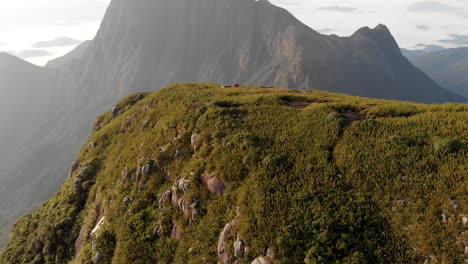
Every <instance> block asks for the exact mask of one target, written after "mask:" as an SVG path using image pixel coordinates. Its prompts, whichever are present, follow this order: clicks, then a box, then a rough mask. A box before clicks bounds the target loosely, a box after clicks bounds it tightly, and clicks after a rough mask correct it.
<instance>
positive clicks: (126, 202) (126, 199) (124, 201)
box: [122, 197, 133, 206]
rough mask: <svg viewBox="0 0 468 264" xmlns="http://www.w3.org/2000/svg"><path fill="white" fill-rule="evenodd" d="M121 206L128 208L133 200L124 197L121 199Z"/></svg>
mask: <svg viewBox="0 0 468 264" xmlns="http://www.w3.org/2000/svg"><path fill="white" fill-rule="evenodd" d="M122 202H123V204H125V205H126V206H128V205H129V204H131V203H132V202H133V199H132V198H130V197H125V198H123V201H122Z"/></svg>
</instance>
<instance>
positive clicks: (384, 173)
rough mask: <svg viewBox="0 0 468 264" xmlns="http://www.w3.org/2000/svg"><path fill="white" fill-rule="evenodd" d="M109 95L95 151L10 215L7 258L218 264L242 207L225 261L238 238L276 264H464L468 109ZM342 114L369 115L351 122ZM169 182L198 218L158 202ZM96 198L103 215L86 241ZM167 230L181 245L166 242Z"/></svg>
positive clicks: (181, 92)
mask: <svg viewBox="0 0 468 264" xmlns="http://www.w3.org/2000/svg"><path fill="white" fill-rule="evenodd" d="M119 105H120V106H123V109H122V111H121V114H120V115H119V116H117V117H115V118H113V117H112V115H111V113H106V114H104V115H102V116H101V117H99V119H98V121H97V122H96V127H97V128H98V129H97V130H96V131H95V132H94V133H93V135H92V136H91V138H90V142H95V143H96V147H94V148H88V147H87V146H86V147H84V148H83V149H82V151H81V153H80V155H79V157H78V159H77V161H78V162H79V163H80V168H79V169H78V170H77V171H76V172H75V173H74V176H73V177H72V178H71V179H69V180H68V181H67V182H66V183H65V184H64V185H63V187H62V189H61V190H60V191H59V192H58V193H57V194H56V195H55V196H54V197H52V198H51V199H50V200H49V201H48V202H46V203H45V204H44V206H43V207H42V208H41V209H39V210H38V211H36V212H35V213H33V214H31V215H28V216H25V217H24V218H23V219H22V220H20V221H19V222H18V223H17V224H16V225H15V227H14V231H13V236H12V239H11V241H10V244H9V245H8V247H7V248H6V250H5V251H4V252H3V254H2V255H1V256H0V262H1V263H15V264H16V263H67V262H68V261H70V260H72V263H92V258H93V256H94V255H95V254H96V252H97V251H100V252H102V253H103V254H104V260H103V263H156V262H157V263H169V262H173V263H216V262H217V261H218V256H217V253H216V252H217V241H218V237H219V234H220V232H221V231H222V229H223V227H224V225H225V224H226V223H228V222H230V221H232V220H233V219H234V218H235V217H236V211H240V212H239V213H240V215H239V218H238V224H237V225H235V226H234V231H233V232H232V233H231V235H230V236H229V237H228V243H227V245H228V246H227V249H226V250H227V251H228V253H229V254H230V255H231V256H232V251H233V248H232V243H233V242H234V240H235V236H236V234H240V236H241V237H242V239H243V240H244V241H245V244H246V246H247V247H248V248H249V251H248V252H249V253H248V257H247V258H244V259H238V261H239V263H241V264H243V263H250V262H251V261H252V260H253V259H254V258H255V257H257V256H261V255H264V254H265V253H266V252H265V251H266V249H267V248H270V249H271V250H272V251H273V252H274V253H275V255H276V257H275V258H276V262H275V263H304V262H305V263H421V262H423V261H424V260H425V259H427V258H432V259H433V260H434V259H435V260H437V261H439V262H440V263H460V262H462V259H463V249H464V247H463V243H465V244H466V243H468V237H467V235H466V234H465V235H462V232H463V231H464V228H466V227H463V225H462V222H461V217H462V216H463V213H465V215H466V213H467V212H466V210H467V208H466V207H465V206H464V205H466V204H468V197H467V194H466V190H467V189H468V181H467V175H468V168H467V166H468V162H467V161H468V158H467V149H468V148H467V142H466V140H467V139H468V124H467V122H466V120H468V106H466V105H455V104H450V105H431V106H428V105H421V104H413V103H401V102H394V101H384V100H373V99H365V98H359V97H352V96H345V95H337V94H330V93H324V92H315V91H307V92H294V91H290V90H281V89H267V88H260V87H241V88H230V89H221V88H220V87H219V85H215V84H175V85H172V86H170V87H167V88H164V89H162V90H160V91H158V92H154V93H151V94H142V95H133V96H130V97H128V98H126V99H125V100H123V101H122V102H120V103H119ZM307 105H308V106H307ZM304 106H307V107H305V108H302V107H304ZM345 112H347V113H348V116H349V114H350V113H352V114H353V115H357V114H358V116H359V117H365V119H366V120H361V121H355V122H352V123H350V122H349V121H348V120H347V119H346V117H345V116H344V115H343V114H342V113H345ZM332 113H334V114H332ZM144 121H149V125H148V126H146V127H144V128H142V123H143V122H144ZM121 128H123V129H124V130H125V131H124V132H123V133H122V131H121ZM194 133H198V134H199V135H200V139H199V144H198V145H199V149H198V150H197V152H196V153H195V155H193V154H194V151H193V148H192V146H191V140H190V139H191V135H192V134H194ZM162 148H164V149H162ZM151 160H154V161H155V163H156V164H157V165H156V166H155V167H156V168H155V170H153V172H152V174H151V175H150V176H148V177H145V176H140V177H139V178H138V179H137V178H135V177H134V178H133V180H132V179H130V177H129V178H126V179H123V178H122V171H123V170H124V168H125V166H126V167H127V168H128V169H129V171H130V172H132V173H133V174H134V172H135V171H136V168H137V167H139V166H142V165H144V164H147V163H148V162H150V161H151ZM84 167H88V170H87V172H86V173H83V174H82V175H81V176H79V175H78V174H79V173H80V171H81V168H84ZM204 171H207V172H209V173H212V174H214V175H216V177H218V178H219V179H221V180H223V181H224V182H226V183H228V186H227V189H226V191H225V193H224V195H216V194H213V193H210V192H209V191H208V190H207V188H206V187H204V186H203V185H202V184H201V183H200V181H199V179H198V175H200V174H201V173H203V172H204ZM77 177H81V180H80V181H79V184H74V182H76V179H77ZM178 177H180V178H187V179H189V180H190V183H191V185H190V188H189V189H188V191H186V192H185V193H182V192H179V193H178V195H179V197H181V196H182V197H183V199H184V201H186V202H187V203H188V204H192V203H195V204H196V205H195V208H196V210H197V211H198V213H199V215H200V217H199V218H198V219H196V220H193V221H189V219H188V218H189V217H186V216H184V215H183V214H182V212H181V210H180V209H179V208H178V206H173V205H170V203H168V202H165V203H163V207H164V208H165V210H161V208H160V205H159V202H158V201H159V199H160V198H161V195H162V193H163V192H165V191H168V190H171V186H173V184H174V182H175V180H176V178H178ZM74 185H77V186H78V187H77V188H76V187H74ZM125 197H131V198H133V202H132V203H130V204H129V205H128V206H126V205H125V204H124V203H123V202H122V201H123V199H124V198H125ZM403 200H404V202H403ZM452 200H455V201H457V203H458V204H459V205H461V207H460V208H458V209H454V207H453V205H452V204H451V201H452ZM399 201H400V202H399ZM100 208H101V209H104V214H105V224H104V226H103V228H102V229H101V231H100V233H99V236H98V238H97V244H96V247H93V246H92V240H93V238H92V237H91V236H90V235H89V233H90V231H91V230H92V229H93V227H94V225H95V223H96V221H97V218H98V215H99V209H100ZM442 213H445V214H446V215H447V216H448V221H447V222H446V223H442V221H441V214H442ZM189 222H191V223H190V224H189ZM174 225H176V226H178V227H180V229H181V230H182V231H183V235H182V239H180V240H175V239H171V238H170V234H171V230H172V228H173V226H174ZM156 226H160V227H161V229H162V233H161V236H160V237H158V236H155V235H154V234H153V230H154V228H155V227H156ZM80 230H81V233H82V234H83V235H84V236H83V241H84V242H83V247H82V249H81V251H80V253H79V254H78V256H77V257H76V258H75V257H74V256H73V255H74V247H75V240H76V238H77V237H78V235H79V233H80ZM189 249H191V250H189ZM189 251H190V253H189Z"/></svg>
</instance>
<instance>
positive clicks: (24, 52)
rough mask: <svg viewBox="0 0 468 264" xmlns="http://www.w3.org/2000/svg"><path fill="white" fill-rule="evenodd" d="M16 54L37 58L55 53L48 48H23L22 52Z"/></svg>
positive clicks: (23, 57)
mask: <svg viewBox="0 0 468 264" xmlns="http://www.w3.org/2000/svg"><path fill="white" fill-rule="evenodd" d="M14 55H15V56H18V57H20V58H22V59H31V58H37V57H45V56H50V55H53V53H51V52H49V51H47V50H40V49H39V50H38V49H31V50H22V51H20V52H17V53H16V54H14Z"/></svg>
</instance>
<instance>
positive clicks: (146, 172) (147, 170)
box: [141, 161, 154, 177]
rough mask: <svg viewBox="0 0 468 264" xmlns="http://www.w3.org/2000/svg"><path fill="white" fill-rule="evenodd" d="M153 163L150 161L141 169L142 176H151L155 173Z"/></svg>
mask: <svg viewBox="0 0 468 264" xmlns="http://www.w3.org/2000/svg"><path fill="white" fill-rule="evenodd" d="M153 163H154V162H153V161H150V162H149V163H148V164H145V165H143V167H142V168H141V174H143V176H146V177H148V176H150V175H151V173H152V172H153V167H154V165H153Z"/></svg>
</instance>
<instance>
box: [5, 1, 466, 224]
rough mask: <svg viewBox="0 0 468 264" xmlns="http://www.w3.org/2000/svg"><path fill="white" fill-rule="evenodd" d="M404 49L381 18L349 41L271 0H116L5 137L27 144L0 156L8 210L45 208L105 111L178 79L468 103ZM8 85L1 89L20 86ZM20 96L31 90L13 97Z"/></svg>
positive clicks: (44, 73) (45, 75) (47, 75)
mask: <svg viewBox="0 0 468 264" xmlns="http://www.w3.org/2000/svg"><path fill="white" fill-rule="evenodd" d="M397 49H398V47H397V44H396V42H395V41H394V39H393V38H392V36H391V34H390V33H389V31H388V30H387V29H386V28H385V27H384V26H379V27H377V28H375V29H368V28H364V29H361V30H359V31H358V32H357V33H356V34H354V35H353V36H351V37H348V38H339V37H336V36H325V35H321V34H319V33H317V32H315V31H314V30H312V29H310V28H309V27H307V26H305V25H303V24H302V23H301V22H299V21H298V20H297V19H295V18H294V17H293V16H292V15H291V14H289V13H288V12H287V11H286V10H284V9H281V8H278V7H276V6H274V5H272V4H270V3H269V2H268V1H253V0H235V1H234V0H171V1H169V0H132V1H130V0H113V1H112V2H111V4H110V7H109V9H108V11H107V13H106V16H105V18H104V20H103V22H102V25H101V28H100V30H99V32H98V34H97V36H96V38H95V39H94V40H92V41H91V42H89V44H87V47H86V48H85V50H81V51H80V52H79V54H81V56H78V58H75V59H71V60H69V59H68V58H69V57H67V58H66V60H65V61H68V62H66V63H64V64H63V66H62V67H60V68H58V69H55V70H53V69H40V70H37V71H38V72H41V77H40V79H41V80H42V79H47V83H48V82H51V84H50V86H49V84H47V85H45V86H47V87H52V88H51V89H49V90H47V89H40V90H41V91H43V93H42V95H45V96H39V95H38V96H35V97H34V100H30V101H34V102H36V101H37V102H41V104H43V105H47V106H48V109H47V110H46V111H45V112H44V111H43V108H40V107H39V108H37V109H38V110H37V111H36V110H29V111H30V112H34V113H36V112H37V113H40V115H39V116H36V115H32V117H35V119H34V118H33V119H34V120H36V121H40V125H37V123H35V122H25V123H24V126H18V127H15V128H14V129H12V130H11V133H10V132H9V134H10V135H14V136H12V137H15V136H16V138H15V140H16V141H10V140H9V139H6V140H0V142H20V143H18V144H15V146H18V151H15V152H14V153H15V154H14V155H12V152H11V148H13V145H6V146H5V145H4V146H2V147H1V148H0V149H1V150H0V152H1V153H0V155H1V156H7V155H8V157H9V158H8V159H7V160H8V162H5V163H3V164H2V165H1V168H2V171H1V176H0V181H1V182H0V185H1V186H2V187H3V188H5V190H7V191H5V192H1V194H0V208H8V209H9V210H13V211H17V212H23V211H22V209H23V208H31V207H34V206H37V205H38V203H39V201H42V200H44V199H46V198H47V197H49V196H50V195H52V194H53V192H54V191H55V190H56V189H57V188H58V187H59V185H60V183H61V182H62V181H63V180H64V177H65V175H66V174H67V173H66V167H68V166H69V164H71V161H72V159H73V157H74V156H75V154H76V151H77V149H78V148H79V146H80V145H81V144H82V143H83V142H84V140H85V138H86V136H87V135H89V129H88V128H89V127H90V125H91V123H92V120H93V119H94V118H95V117H96V116H97V115H98V114H99V113H101V112H103V111H105V109H108V108H109V107H110V106H111V105H112V104H113V103H114V102H115V101H117V100H118V99H120V98H122V97H124V96H126V95H128V94H130V93H134V92H144V91H150V90H153V89H155V88H157V87H162V86H164V85H167V84H169V83H172V82H183V81H210V82H219V83H228V84H230V83H236V82H237V83H242V84H260V85H265V86H276V87H283V88H294V89H317V90H327V91H334V92H344V93H349V94H355V95H366V96H370V97H382V98H391V99H399V100H412V101H422V102H447V101H460V100H462V99H461V98H459V97H456V96H453V95H451V94H449V93H447V92H445V91H444V90H442V89H440V88H439V87H438V86H437V85H436V84H434V83H433V82H432V81H431V80H430V79H429V78H427V76H425V75H424V74H423V73H421V72H420V71H419V70H417V69H416V68H414V67H413V66H411V65H410V64H409V63H408V62H407V61H406V60H405V59H403V58H402V56H401V54H400V53H399V51H397ZM71 57H73V56H71ZM27 73H28V72H27V71H18V74H17V75H18V78H17V79H21V78H22V77H23V76H27V77H29V75H28V74H27ZM51 75H53V76H55V75H56V76H57V77H56V78H55V77H53V76H51ZM23 79H25V78H23ZM32 82H33V83H34V84H31V86H30V90H28V91H29V94H30V95H33V94H34V95H36V93H34V92H35V91H34V92H31V91H33V90H34V88H37V86H40V85H39V84H40V83H41V82H42V81H36V80H35V79H34V81H32ZM36 83H37V84H38V85H37V86H36V85H35V84H36ZM14 84H15V85H16V82H15V83H14ZM5 85H6V87H5V88H4V87H0V90H2V91H3V89H5V90H6V91H14V90H15V89H16V88H15V85H10V86H8V85H9V84H5ZM28 87H29V86H28ZM38 90H39V89H38ZM51 95H52V97H50V96H51ZM39 98H43V99H40V100H39ZM50 98H52V99H53V100H50ZM19 101H21V102H25V99H24V98H22V99H19V98H18V99H17V101H14V102H19ZM26 101H28V100H27V99H26ZM17 105H21V104H17ZM35 109H36V108H35ZM7 112H8V111H7ZM32 117H31V118H32ZM36 117H37V118H36ZM16 120H18V119H16ZM16 120H10V119H9V121H8V122H6V123H8V124H16V123H17V122H16ZM31 120H32V119H31ZM7 126H9V127H13V125H7ZM23 132H24V133H25V134H24V135H23ZM12 137H9V138H12ZM21 142H22V143H21ZM5 144H6V143H5ZM37 186H42V187H37ZM25 193H27V194H30V196H27V198H25V196H24V194H25ZM7 201H8V202H7ZM20 201H22V202H20ZM4 212H5V211H4ZM8 215H11V214H10V213H8ZM2 219H5V218H4V217H2V216H0V221H2ZM2 225H3V222H2Z"/></svg>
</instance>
